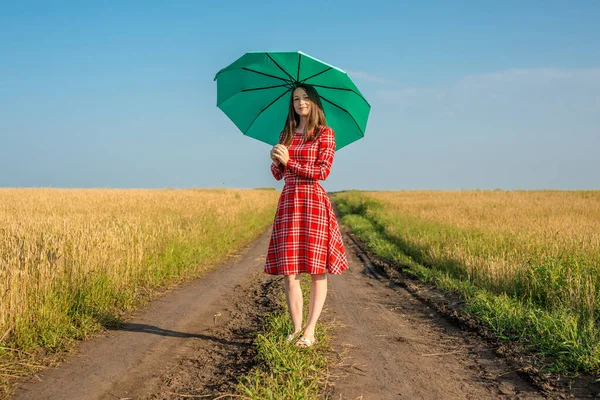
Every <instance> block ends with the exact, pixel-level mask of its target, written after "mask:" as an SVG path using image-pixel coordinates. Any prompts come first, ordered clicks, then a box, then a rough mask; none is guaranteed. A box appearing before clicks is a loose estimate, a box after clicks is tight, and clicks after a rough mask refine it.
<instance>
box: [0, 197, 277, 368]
mask: <svg viewBox="0 0 600 400" xmlns="http://www.w3.org/2000/svg"><path fill="white" fill-rule="evenodd" d="M278 196H279V192H277V191H275V190H234V189H223V190H202V189H197V190H116V189H115V190H112V189H73V190H69V189H0V356H4V357H9V358H10V357H13V356H14V355H15V354H17V353H18V354H24V353H23V352H28V351H30V350H32V349H37V348H43V349H46V350H50V351H54V350H61V349H64V348H65V346H67V345H68V343H69V342H70V341H72V340H73V339H80V338H85V337H86V336H88V335H89V334H91V333H92V332H95V331H97V330H98V329H101V327H102V326H103V325H105V324H110V323H112V322H114V321H115V320H118V319H119V317H120V316H121V315H122V314H123V313H124V312H126V311H127V310H131V309H133V308H134V307H136V306H137V305H139V304H140V303H141V302H143V301H145V300H147V299H148V298H149V297H151V294H152V293H153V292H154V291H156V290H157V289H158V290H160V289H164V288H166V287H168V286H169V285H173V284H175V283H177V282H179V281H181V280H182V279H187V278H190V277H194V276H197V275H198V274H199V273H201V272H202V271H204V270H206V269H208V268H209V267H210V266H212V265H215V264H216V263H217V262H219V261H221V260H223V259H224V257H226V256H227V255H229V254H231V253H232V252H233V251H235V250H237V249H239V248H240V247H241V246H243V245H245V244H247V243H248V242H249V241H251V240H253V239H254V238H256V237H257V235H258V234H260V233H261V232H263V231H264V229H265V228H266V227H267V226H268V225H269V224H270V223H272V218H273V216H274V212H275V207H276V203H277V198H278ZM9 364H10V363H9ZM7 365H8V364H2V363H0V378H1V377H2V376H3V375H6V376H10V375H14V374H16V372H14V371H12V370H10V368H9V367H8V366H7Z"/></svg>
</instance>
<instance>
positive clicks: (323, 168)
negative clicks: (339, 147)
mask: <svg viewBox="0 0 600 400" xmlns="http://www.w3.org/2000/svg"><path fill="white" fill-rule="evenodd" d="M318 140H319V154H318V155H317V160H316V161H315V163H314V164H302V163H300V162H298V161H296V160H292V159H290V160H289V161H288V163H287V165H286V168H287V169H288V170H289V171H290V172H292V173H294V174H296V175H299V176H303V177H305V178H312V179H318V180H322V181H323V180H325V179H327V177H328V176H329V172H331V164H333V156H334V155H335V135H334V133H333V130H332V129H331V128H329V127H325V128H323V130H322V131H321V134H320V135H319V138H318Z"/></svg>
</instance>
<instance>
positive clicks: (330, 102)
mask: <svg viewBox="0 0 600 400" xmlns="http://www.w3.org/2000/svg"><path fill="white" fill-rule="evenodd" d="M320 97H321V99H322V100H325V101H326V102H328V103H329V104H331V105H332V106H334V107H337V108H339V109H340V110H342V111H343V112H345V113H346V114H348V115H349V116H350V118H352V121H354V123H355V124H356V127H357V128H358V131H359V132H360V133H362V134H363V136H364V132H363V131H362V129H360V126H359V125H358V122H356V119H354V116H353V115H352V114H350V113H349V112H348V110H346V109H345V108H344V107H340V106H338V105H337V104H335V103H334V102H333V101H331V100H328V99H326V98H325V97H323V96H320Z"/></svg>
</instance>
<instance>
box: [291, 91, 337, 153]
mask: <svg viewBox="0 0 600 400" xmlns="http://www.w3.org/2000/svg"><path fill="white" fill-rule="evenodd" d="M297 88H302V89H304V90H305V91H306V94H307V95H308V100H310V103H311V105H310V112H309V114H308V121H306V126H305V127H304V135H303V139H304V141H305V142H306V141H309V140H315V139H316V138H317V137H318V136H319V132H320V129H319V128H320V127H322V126H325V125H327V120H326V119H325V112H324V111H323V105H322V104H321V98H320V97H319V94H318V93H317V90H316V89H315V88H314V87H313V86H311V85H307V84H304V83H301V84H299V85H297V86H296V87H295V88H294V91H295V90H296V89H297ZM298 124H300V116H299V115H298V114H296V110H295V109H294V92H293V91H292V95H291V96H290V106H289V109H288V116H287V120H286V121H285V126H284V128H283V135H282V137H281V143H282V144H284V145H286V146H289V145H290V144H291V143H292V139H293V138H294V132H295V131H296V127H297V126H298Z"/></svg>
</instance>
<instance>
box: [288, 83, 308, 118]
mask: <svg viewBox="0 0 600 400" xmlns="http://www.w3.org/2000/svg"><path fill="white" fill-rule="evenodd" d="M292 96H293V99H294V110H295V111H296V114H298V115H299V116H300V117H308V114H310V106H311V102H310V100H309V99H308V94H307V93H306V90H304V89H303V88H301V87H299V88H296V89H295V90H294V92H293V93H292Z"/></svg>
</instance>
